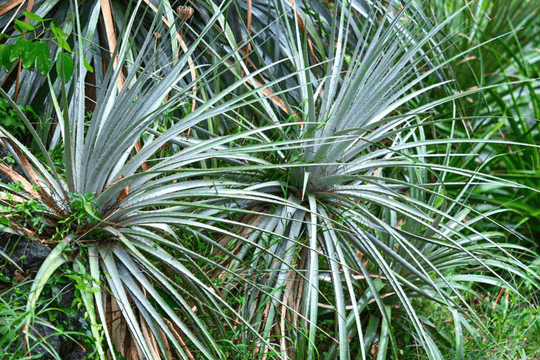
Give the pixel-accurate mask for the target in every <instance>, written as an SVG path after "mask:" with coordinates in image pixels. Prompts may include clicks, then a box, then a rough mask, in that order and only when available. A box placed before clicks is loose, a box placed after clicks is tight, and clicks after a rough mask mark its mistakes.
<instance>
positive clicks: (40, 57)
mask: <svg viewBox="0 0 540 360" xmlns="http://www.w3.org/2000/svg"><path fill="white" fill-rule="evenodd" d="M34 50H35V52H36V57H37V69H38V71H39V73H40V74H41V76H46V75H47V74H48V73H49V70H50V69H51V52H50V50H49V47H48V46H47V44H45V43H37V44H36V45H35V46H34Z"/></svg>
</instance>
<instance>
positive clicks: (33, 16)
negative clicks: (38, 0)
mask: <svg viewBox="0 0 540 360" xmlns="http://www.w3.org/2000/svg"><path fill="white" fill-rule="evenodd" d="M23 15H24V16H26V17H27V18H29V19H30V20H34V21H37V22H42V21H43V18H42V17H41V16H39V15H36V14H34V13H32V12H29V11H23Z"/></svg>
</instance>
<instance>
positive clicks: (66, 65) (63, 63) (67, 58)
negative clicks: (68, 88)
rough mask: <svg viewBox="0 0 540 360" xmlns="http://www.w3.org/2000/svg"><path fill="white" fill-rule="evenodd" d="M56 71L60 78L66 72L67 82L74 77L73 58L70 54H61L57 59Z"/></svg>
mask: <svg viewBox="0 0 540 360" xmlns="http://www.w3.org/2000/svg"><path fill="white" fill-rule="evenodd" d="M56 71H57V72H58V75H59V76H62V71H63V72H64V78H65V81H66V82H68V81H69V79H71V75H73V58H72V57H71V55H70V54H67V53H59V54H58V57H57V58H56Z"/></svg>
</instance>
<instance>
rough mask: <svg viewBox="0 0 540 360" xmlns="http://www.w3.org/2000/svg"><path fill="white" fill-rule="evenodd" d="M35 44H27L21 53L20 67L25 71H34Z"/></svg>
mask: <svg viewBox="0 0 540 360" xmlns="http://www.w3.org/2000/svg"><path fill="white" fill-rule="evenodd" d="M36 45H37V43H33V42H31V41H30V42H28V48H27V50H26V51H25V52H23V53H22V66H23V67H24V68H25V69H27V70H34V64H35V63H36V56H37V54H36V51H35V48H36Z"/></svg>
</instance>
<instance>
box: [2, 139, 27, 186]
mask: <svg viewBox="0 0 540 360" xmlns="http://www.w3.org/2000/svg"><path fill="white" fill-rule="evenodd" d="M8 155H9V151H7V149H6V148H5V147H3V146H0V159H2V158H4V157H6V156H8ZM13 170H15V171H16V172H17V173H18V174H19V175H21V176H24V172H23V171H22V169H21V167H20V166H18V165H17V166H15V167H14V168H13ZM0 182H1V183H4V184H11V183H13V181H12V180H11V179H10V178H9V176H7V175H5V174H3V173H0Z"/></svg>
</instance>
